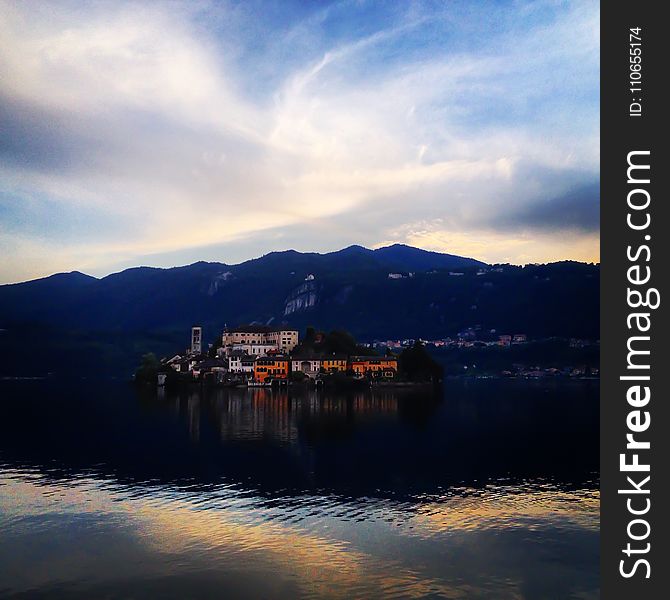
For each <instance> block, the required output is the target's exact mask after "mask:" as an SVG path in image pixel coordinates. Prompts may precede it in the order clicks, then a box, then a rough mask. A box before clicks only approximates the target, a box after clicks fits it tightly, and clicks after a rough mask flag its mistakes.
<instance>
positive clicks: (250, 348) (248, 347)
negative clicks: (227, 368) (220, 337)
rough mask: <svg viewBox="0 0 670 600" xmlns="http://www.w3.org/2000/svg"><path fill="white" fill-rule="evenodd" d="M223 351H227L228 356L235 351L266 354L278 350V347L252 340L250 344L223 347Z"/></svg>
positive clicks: (257, 354)
mask: <svg viewBox="0 0 670 600" xmlns="http://www.w3.org/2000/svg"><path fill="white" fill-rule="evenodd" d="M225 351H226V352H228V355H229V356H230V355H232V354H235V353H244V354H247V355H249V356H266V355H268V354H272V353H273V352H274V353H277V352H279V348H278V347H277V345H276V344H268V343H257V342H252V343H250V344H233V345H232V346H228V347H227V348H225Z"/></svg>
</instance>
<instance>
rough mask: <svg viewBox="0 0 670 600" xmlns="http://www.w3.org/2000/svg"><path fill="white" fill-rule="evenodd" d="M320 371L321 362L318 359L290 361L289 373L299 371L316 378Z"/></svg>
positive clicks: (294, 359) (295, 359)
mask: <svg viewBox="0 0 670 600" xmlns="http://www.w3.org/2000/svg"><path fill="white" fill-rule="evenodd" d="M320 370H321V360H320V359H318V358H297V357H296V358H293V359H292V360H291V371H292V372H293V373H296V372H298V371H300V372H301V373H304V374H305V375H307V377H310V378H311V379H314V378H316V376H317V375H318V374H319V371H320Z"/></svg>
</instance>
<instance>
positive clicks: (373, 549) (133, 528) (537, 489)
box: [0, 381, 599, 599]
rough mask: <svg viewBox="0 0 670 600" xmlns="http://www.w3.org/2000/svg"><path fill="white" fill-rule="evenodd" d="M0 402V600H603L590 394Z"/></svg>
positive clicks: (98, 395)
mask: <svg viewBox="0 0 670 600" xmlns="http://www.w3.org/2000/svg"><path fill="white" fill-rule="evenodd" d="M1 391H2V396H3V404H2V407H1V410H2V419H1V420H0V436H1V437H0V530H1V531H3V536H2V539H1V540H0V597H12V598H13V597H17V598H20V597H30V598H33V597H56V598H62V597H66V598H67V597H72V598H91V597H106V598H107V597H108V598H126V597H133V598H155V597H168V598H185V597H194V598H210V597H214V598H237V597H240V598H258V597H267V598H303V597H315V598H316V597H318V598H322V597H336V598H352V597H360V598H371V597H398V598H418V597H421V598H425V597H435V598H438V597H446V598H496V599H497V598H503V599H504V598H596V597H598V527H599V522H598V518H599V517H598V511H599V495H598V489H597V469H598V439H597V431H598V387H597V384H593V383H578V382H567V383H560V384H556V383H551V384H545V383H530V384H529V383H525V382H492V381H482V382H451V383H449V384H448V385H447V386H446V388H445V390H444V396H443V397H434V396H430V395H429V396H426V395H421V394H416V393H407V392H404V393H396V392H380V393H377V392H375V393H371V392H364V393H356V394H343V395H338V396H333V395H328V394H323V393H316V392H303V393H297V392H293V391H291V392H287V391H283V392H273V391H271V390H267V389H254V390H248V391H247V390H213V391H210V392H202V391H200V390H190V391H185V392H182V393H177V394H173V393H165V392H159V393H158V394H156V393H142V394H139V395H138V394H136V392H135V391H134V390H133V389H129V388H128V387H126V386H123V385H110V386H104V389H100V388H99V387H92V386H91V387H86V386H84V385H82V384H77V385H76V386H73V385H56V384H53V383H39V382H21V383H12V384H7V385H5V384H3V387H2V390H1ZM577 415H578V417H579V418H575V416H577Z"/></svg>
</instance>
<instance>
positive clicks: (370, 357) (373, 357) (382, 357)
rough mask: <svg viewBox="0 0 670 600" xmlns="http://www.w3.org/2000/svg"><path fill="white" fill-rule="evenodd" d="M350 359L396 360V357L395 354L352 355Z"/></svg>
mask: <svg viewBox="0 0 670 600" xmlns="http://www.w3.org/2000/svg"><path fill="white" fill-rule="evenodd" d="M350 360H351V361H354V362H360V361H368V360H395V361H397V360H398V358H397V357H396V356H360V355H359V356H352V357H351V359H350Z"/></svg>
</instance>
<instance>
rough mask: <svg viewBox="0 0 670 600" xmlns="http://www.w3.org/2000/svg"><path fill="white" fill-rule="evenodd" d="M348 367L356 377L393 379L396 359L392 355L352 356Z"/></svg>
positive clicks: (396, 364)
mask: <svg viewBox="0 0 670 600" xmlns="http://www.w3.org/2000/svg"><path fill="white" fill-rule="evenodd" d="M349 368H350V369H351V370H352V371H353V372H354V374H355V375H356V376H357V377H385V378H387V379H393V378H395V377H396V376H397V374H398V359H397V358H396V357H394V356H352V357H351V358H350V359H349Z"/></svg>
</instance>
